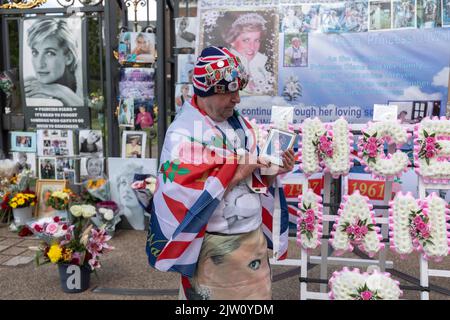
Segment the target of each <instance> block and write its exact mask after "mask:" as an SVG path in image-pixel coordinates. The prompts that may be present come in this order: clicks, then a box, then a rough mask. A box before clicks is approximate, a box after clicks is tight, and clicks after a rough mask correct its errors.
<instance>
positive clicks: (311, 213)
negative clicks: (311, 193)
mask: <svg viewBox="0 0 450 320" xmlns="http://www.w3.org/2000/svg"><path fill="white" fill-rule="evenodd" d="M305 215H306V216H307V217H309V216H311V217H313V218H314V210H313V209H308V210H306V212H305Z"/></svg>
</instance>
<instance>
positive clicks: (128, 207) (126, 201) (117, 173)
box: [108, 158, 157, 230]
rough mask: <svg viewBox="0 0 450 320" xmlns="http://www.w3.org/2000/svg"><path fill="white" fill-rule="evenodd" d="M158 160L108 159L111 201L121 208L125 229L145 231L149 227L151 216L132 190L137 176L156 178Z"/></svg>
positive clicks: (120, 212) (120, 213)
mask: <svg viewBox="0 0 450 320" xmlns="http://www.w3.org/2000/svg"><path fill="white" fill-rule="evenodd" d="M156 172H157V160H156V159H123V158H108V177H109V183H110V188H111V200H112V201H115V202H116V203H117V204H118V206H119V215H121V216H122V221H124V224H122V223H121V226H122V227H123V228H126V227H128V228H131V229H135V230H144V229H145V227H146V226H147V225H148V222H147V220H148V218H147V219H146V218H145V217H146V216H147V217H149V214H148V213H146V212H145V211H144V209H143V208H142V206H141V205H140V204H139V202H138V199H137V196H136V194H135V193H134V191H133V189H131V184H132V183H133V181H134V175H135V174H151V175H154V176H156Z"/></svg>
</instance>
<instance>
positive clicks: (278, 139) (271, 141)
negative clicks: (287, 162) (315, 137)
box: [261, 129, 297, 167]
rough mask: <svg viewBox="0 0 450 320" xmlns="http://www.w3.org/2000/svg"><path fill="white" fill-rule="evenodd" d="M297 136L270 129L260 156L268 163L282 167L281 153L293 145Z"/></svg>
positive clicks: (292, 133)
mask: <svg viewBox="0 0 450 320" xmlns="http://www.w3.org/2000/svg"><path fill="white" fill-rule="evenodd" d="M296 136H297V134H296V133H294V132H289V131H284V130H279V129H271V130H270V132H269V136H268V138H267V141H266V144H265V145H264V147H263V149H262V152H261V156H262V157H263V158H265V159H267V160H269V161H270V162H272V163H274V164H276V165H278V166H280V167H282V166H283V158H282V153H283V152H284V151H286V150H288V149H290V148H292V146H293V145H294V142H295V138H296Z"/></svg>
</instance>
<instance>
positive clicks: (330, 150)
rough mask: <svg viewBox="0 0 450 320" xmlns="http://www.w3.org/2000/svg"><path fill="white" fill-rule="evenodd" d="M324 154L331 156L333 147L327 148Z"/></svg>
mask: <svg viewBox="0 0 450 320" xmlns="http://www.w3.org/2000/svg"><path fill="white" fill-rule="evenodd" d="M325 154H326V155H327V157H329V158H331V157H332V156H333V149H328V150H327V151H326V152H325Z"/></svg>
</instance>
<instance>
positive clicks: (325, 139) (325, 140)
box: [319, 136, 328, 144]
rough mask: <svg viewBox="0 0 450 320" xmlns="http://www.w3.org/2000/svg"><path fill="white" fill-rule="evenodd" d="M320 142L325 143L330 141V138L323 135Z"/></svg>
mask: <svg viewBox="0 0 450 320" xmlns="http://www.w3.org/2000/svg"><path fill="white" fill-rule="evenodd" d="M319 142H320V143H322V144H323V143H325V142H328V139H327V137H325V136H321V137H320V139H319Z"/></svg>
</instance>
